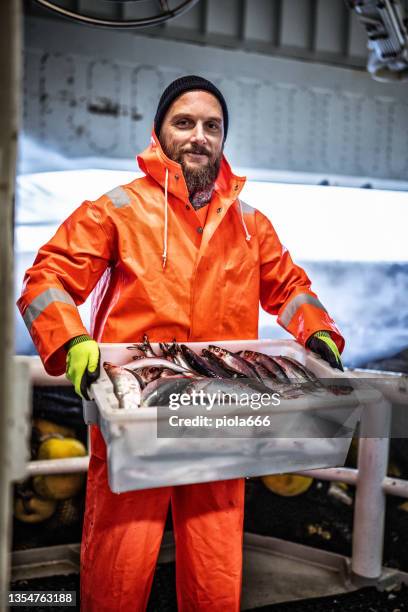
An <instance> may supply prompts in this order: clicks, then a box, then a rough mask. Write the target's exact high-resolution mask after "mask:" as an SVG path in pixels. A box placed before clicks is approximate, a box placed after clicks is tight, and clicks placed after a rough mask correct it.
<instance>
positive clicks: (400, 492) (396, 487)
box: [383, 477, 408, 498]
mask: <svg viewBox="0 0 408 612" xmlns="http://www.w3.org/2000/svg"><path fill="white" fill-rule="evenodd" d="M383 491H384V493H385V494H386V495H396V496H397V497H405V498H408V480H402V479H401V478H389V477H387V478H385V479H384V482H383Z"/></svg>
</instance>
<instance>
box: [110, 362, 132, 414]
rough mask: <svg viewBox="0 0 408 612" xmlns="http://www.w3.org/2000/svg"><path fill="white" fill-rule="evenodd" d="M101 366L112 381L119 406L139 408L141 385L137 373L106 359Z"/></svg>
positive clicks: (126, 408)
mask: <svg viewBox="0 0 408 612" xmlns="http://www.w3.org/2000/svg"><path fill="white" fill-rule="evenodd" d="M103 367H104V368H105V371H106V373H107V375H108V376H109V378H110V380H111V381H112V384H113V391H114V393H115V395H116V397H117V398H118V400H119V408H123V409H125V410H128V409H130V408H139V406H140V400H141V385H140V382H139V379H138V377H137V375H135V374H134V373H133V372H131V371H130V370H127V369H126V368H122V367H121V366H117V365H114V364H113V363H109V362H108V361H105V363H104V364H103Z"/></svg>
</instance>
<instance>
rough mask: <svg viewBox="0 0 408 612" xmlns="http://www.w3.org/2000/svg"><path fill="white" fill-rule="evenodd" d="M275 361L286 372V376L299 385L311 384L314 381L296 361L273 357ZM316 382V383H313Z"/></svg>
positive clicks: (281, 356)
mask: <svg viewBox="0 0 408 612" xmlns="http://www.w3.org/2000/svg"><path fill="white" fill-rule="evenodd" d="M273 359H274V361H276V363H277V364H278V365H280V366H281V368H282V369H283V370H284V371H285V374H286V376H287V377H288V378H289V379H290V380H292V381H296V382H299V383H309V384H310V383H311V382H312V379H311V378H310V377H309V376H308V375H307V373H306V371H305V368H304V367H303V366H301V365H300V363H298V362H297V361H295V360H294V359H289V358H288V357H284V356H283V355H279V357H273ZM313 382H314V381H313Z"/></svg>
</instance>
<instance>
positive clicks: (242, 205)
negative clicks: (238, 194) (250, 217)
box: [239, 198, 255, 214]
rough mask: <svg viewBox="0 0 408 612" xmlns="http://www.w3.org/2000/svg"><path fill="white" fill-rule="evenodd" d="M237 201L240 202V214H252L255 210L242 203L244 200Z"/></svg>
mask: <svg viewBox="0 0 408 612" xmlns="http://www.w3.org/2000/svg"><path fill="white" fill-rule="evenodd" d="M239 201H240V202H241V207H242V212H244V213H252V214H254V212H255V208H252V206H250V205H249V204H247V203H246V202H244V200H241V198H240V199H239Z"/></svg>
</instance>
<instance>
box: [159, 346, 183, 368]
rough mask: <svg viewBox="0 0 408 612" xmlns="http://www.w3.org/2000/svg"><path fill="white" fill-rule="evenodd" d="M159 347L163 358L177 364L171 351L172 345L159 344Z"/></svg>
mask: <svg viewBox="0 0 408 612" xmlns="http://www.w3.org/2000/svg"><path fill="white" fill-rule="evenodd" d="M159 346H160V349H161V352H162V353H163V355H162V356H163V358H164V359H168V360H169V361H172V362H173V363H176V360H175V358H174V355H173V353H172V351H171V345H170V344H168V343H166V342H159ZM177 365H179V364H177Z"/></svg>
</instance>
